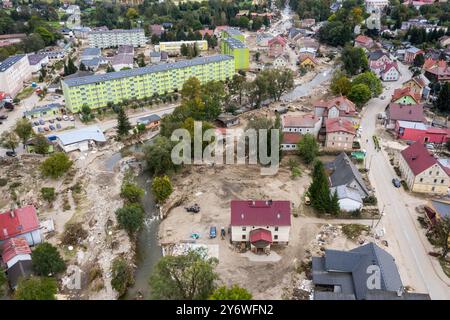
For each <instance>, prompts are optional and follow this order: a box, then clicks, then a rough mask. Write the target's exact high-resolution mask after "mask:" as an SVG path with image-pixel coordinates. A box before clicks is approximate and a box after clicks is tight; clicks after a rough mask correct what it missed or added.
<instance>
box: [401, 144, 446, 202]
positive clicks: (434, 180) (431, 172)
mask: <svg viewBox="0 0 450 320" xmlns="http://www.w3.org/2000/svg"><path fill="white" fill-rule="evenodd" d="M398 163H399V168H400V171H401V173H402V178H403V180H405V181H406V184H407V185H408V188H409V189H410V190H411V191H413V192H421V193H433V194H448V188H449V184H450V178H449V173H450V169H449V168H447V167H445V166H444V165H442V164H441V163H440V162H439V161H438V160H437V159H436V158H435V157H434V155H432V154H430V153H429V152H428V149H427V148H426V147H425V145H424V144H422V143H420V142H416V143H414V144H412V145H411V146H409V147H408V148H406V149H404V150H402V151H401V152H400V154H399V157H398Z"/></svg>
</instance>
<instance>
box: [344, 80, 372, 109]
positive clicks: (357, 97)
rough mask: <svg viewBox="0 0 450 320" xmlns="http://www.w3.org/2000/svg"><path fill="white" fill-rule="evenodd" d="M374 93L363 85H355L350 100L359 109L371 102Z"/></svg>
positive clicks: (349, 96) (350, 93)
mask: <svg viewBox="0 0 450 320" xmlns="http://www.w3.org/2000/svg"><path fill="white" fill-rule="evenodd" d="M371 96H372V92H371V91H370V89H369V87H368V86H367V85H365V84H363V83H361V84H357V85H354V86H353V87H352V89H351V90H350V92H349V93H348V98H349V99H350V100H351V101H352V102H354V103H355V104H356V105H357V106H358V107H362V106H363V105H364V104H365V103H366V102H367V101H369V100H370V97H371Z"/></svg>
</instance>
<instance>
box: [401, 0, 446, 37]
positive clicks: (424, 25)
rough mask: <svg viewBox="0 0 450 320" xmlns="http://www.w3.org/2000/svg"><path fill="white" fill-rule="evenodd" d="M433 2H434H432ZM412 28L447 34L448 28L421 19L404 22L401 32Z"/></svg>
mask: <svg viewBox="0 0 450 320" xmlns="http://www.w3.org/2000/svg"><path fill="white" fill-rule="evenodd" d="M431 1H433V0H431ZM410 28H417V29H424V30H425V31H426V32H427V33H428V32H431V31H433V30H436V31H438V30H442V31H444V33H445V32H447V27H444V26H438V25H436V24H431V23H428V21H427V20H424V19H422V20H419V19H410V20H408V21H403V22H402V25H401V30H405V31H406V30H408V29H410Z"/></svg>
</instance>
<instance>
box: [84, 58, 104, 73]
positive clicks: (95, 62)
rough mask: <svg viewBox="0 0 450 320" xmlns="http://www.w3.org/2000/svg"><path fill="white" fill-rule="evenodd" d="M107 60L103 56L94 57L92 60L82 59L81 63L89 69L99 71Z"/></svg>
mask: <svg viewBox="0 0 450 320" xmlns="http://www.w3.org/2000/svg"><path fill="white" fill-rule="evenodd" d="M105 61H106V60H103V59H102V58H93V59H90V60H81V61H80V65H81V64H83V65H84V66H85V67H86V69H87V70H90V71H94V72H95V71H97V70H98V68H99V67H100V65H101V64H104V63H105Z"/></svg>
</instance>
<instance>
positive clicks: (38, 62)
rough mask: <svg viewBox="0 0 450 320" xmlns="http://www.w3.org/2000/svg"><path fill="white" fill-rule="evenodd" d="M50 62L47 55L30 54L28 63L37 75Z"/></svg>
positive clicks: (32, 71)
mask: <svg viewBox="0 0 450 320" xmlns="http://www.w3.org/2000/svg"><path fill="white" fill-rule="evenodd" d="M48 62H49V59H48V57H47V56H46V55H45V54H39V53H38V54H29V55H28V63H29V64H30V70H31V73H32V74H36V73H38V72H39V71H41V69H42V68H43V67H45V66H46V65H47V64H48Z"/></svg>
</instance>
